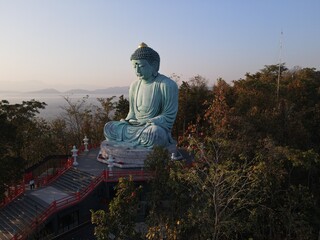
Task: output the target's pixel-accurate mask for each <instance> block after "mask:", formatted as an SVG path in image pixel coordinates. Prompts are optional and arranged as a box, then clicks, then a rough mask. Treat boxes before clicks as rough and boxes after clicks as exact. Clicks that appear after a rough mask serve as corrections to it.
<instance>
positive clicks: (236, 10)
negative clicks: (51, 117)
mask: <svg viewBox="0 0 320 240" xmlns="http://www.w3.org/2000/svg"><path fill="white" fill-rule="evenodd" d="M319 12H320V1H319V0H300V1H298V0H268V1H267V0H264V1H263V0H207V1H205V0H161V1H160V0H158V1H156V0H148V1H147V0H135V1H133V0H113V1H111V0H110V1H108V0H86V1H84V0H20V1H18V0H0V86H1V87H0V90H14V89H16V90H20V91H29V90H39V89H42V88H56V89H58V90H69V89H71V88H86V89H90V90H93V89H97V88H104V87H111V86H128V85H129V84H130V83H131V82H132V81H133V80H135V79H136V77H135V74H134V71H133V69H132V67H131V63H130V61H129V58H130V55H131V54H132V52H133V51H134V50H135V49H136V48H137V46H138V45H139V43H140V42H142V41H143V42H146V43H147V44H148V45H149V46H150V47H152V48H154V49H155V50H156V51H158V52H159V54H160V57H161V66H160V72H161V73H163V74H165V75H168V76H170V75H172V74H173V73H175V74H178V75H180V76H181V80H184V81H187V80H189V79H190V78H191V77H193V76H195V75H197V74H199V75H201V76H203V77H205V78H206V79H207V80H208V81H209V83H210V84H211V85H212V84H213V83H214V82H215V81H216V79H217V78H219V77H221V78H223V79H225V80H227V81H228V82H231V81H232V80H237V79H239V78H242V77H244V74H245V73H246V72H251V73H254V72H256V71H259V70H260V69H261V68H263V67H264V65H269V64H276V63H278V61H279V52H280V51H279V49H280V38H281V30H282V31H283V35H282V46H283V47H282V57H281V58H282V59H283V61H284V62H286V65H287V67H289V68H292V67H294V66H301V67H315V68H317V69H318V70H319V64H320V14H319Z"/></svg>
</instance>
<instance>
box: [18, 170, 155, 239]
mask: <svg viewBox="0 0 320 240" xmlns="http://www.w3.org/2000/svg"><path fill="white" fill-rule="evenodd" d="M129 176H132V178H133V180H134V181H145V180H148V179H150V178H152V173H151V172H149V171H143V170H131V171H121V170H119V171H117V170H113V171H109V170H104V171H103V172H102V173H101V174H100V176H98V177H96V178H95V179H93V181H92V182H91V183H90V184H89V186H88V187H86V188H85V189H83V190H82V191H80V192H77V193H74V194H73V195H72V196H67V197H64V198H61V199H59V200H56V201H53V202H52V203H51V204H50V205H49V206H48V208H47V209H45V210H44V211H43V212H42V213H41V214H39V215H38V216H37V217H36V218H35V219H34V220H33V221H32V223H31V224H30V226H28V227H27V228H25V229H24V230H23V231H21V232H19V233H17V234H16V235H15V236H14V237H13V238H12V239H13V240H18V239H26V238H27V237H28V235H29V234H30V233H32V232H33V231H34V230H35V229H36V228H37V226H38V224H39V223H43V222H44V221H46V220H47V219H48V218H49V217H50V216H51V215H52V214H54V213H56V212H58V211H60V210H62V209H64V208H67V207H69V206H72V205H74V204H76V203H78V202H80V201H82V200H83V199H84V198H86V197H87V196H88V195H89V194H90V193H91V192H92V191H93V190H94V189H95V188H96V187H97V186H98V185H99V184H100V183H101V182H103V181H105V182H117V181H118V180H119V178H123V177H129ZM52 181H53V180H52Z"/></svg>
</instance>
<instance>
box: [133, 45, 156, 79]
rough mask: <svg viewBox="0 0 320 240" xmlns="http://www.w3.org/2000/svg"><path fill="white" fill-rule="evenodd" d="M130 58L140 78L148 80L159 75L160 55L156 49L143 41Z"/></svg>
mask: <svg viewBox="0 0 320 240" xmlns="http://www.w3.org/2000/svg"><path fill="white" fill-rule="evenodd" d="M130 60H131V62H132V64H133V67H134V68H135V71H136V74H137V76H138V77H139V78H140V79H143V80H146V81H148V80H151V79H154V78H155V77H156V76H157V75H158V71H159V66H160V56H159V54H158V53H157V52H156V51H155V50H153V49H152V48H150V47H148V46H147V44H145V43H141V44H140V45H139V47H138V49H137V50H136V51H135V52H134V53H133V54H132V55H131V58H130Z"/></svg>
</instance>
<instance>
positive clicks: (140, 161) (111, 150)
mask: <svg viewBox="0 0 320 240" xmlns="http://www.w3.org/2000/svg"><path fill="white" fill-rule="evenodd" d="M166 148H167V149H168V151H169V153H170V154H171V156H172V159H173V160H177V159H181V158H182V156H181V154H180V153H179V151H178V149H177V147H176V145H175V144H171V145H169V146H168V147H166ZM151 152H152V149H149V148H143V147H135V146H131V145H129V144H127V143H126V144H125V143H121V142H114V141H109V140H104V141H103V142H102V143H101V146H100V152H99V155H98V157H97V160H98V161H99V162H102V163H106V164H108V166H109V167H113V166H115V167H119V168H143V167H144V161H145V160H146V158H147V156H148V154H150V153H151Z"/></svg>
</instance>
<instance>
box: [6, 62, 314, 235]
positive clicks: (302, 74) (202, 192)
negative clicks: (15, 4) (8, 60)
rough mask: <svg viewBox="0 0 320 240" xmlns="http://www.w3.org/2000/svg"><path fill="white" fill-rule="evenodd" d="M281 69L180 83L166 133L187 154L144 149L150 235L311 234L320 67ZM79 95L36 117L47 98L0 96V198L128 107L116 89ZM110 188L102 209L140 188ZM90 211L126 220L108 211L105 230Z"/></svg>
mask: <svg viewBox="0 0 320 240" xmlns="http://www.w3.org/2000/svg"><path fill="white" fill-rule="evenodd" d="M280 69H281V76H279V66H277V65H268V66H265V67H264V68H263V69H262V70H260V71H258V72H256V73H254V74H252V73H247V74H246V75H245V78H244V79H239V80H235V81H234V82H232V83H227V82H225V81H224V80H223V79H218V80H217V82H216V84H215V85H214V86H213V87H212V88H209V87H208V84H207V81H206V79H205V78H203V77H201V76H200V75H198V76H195V77H193V78H192V79H190V80H188V81H182V82H181V83H180V87H179V112H178V115H177V119H176V123H175V125H174V128H173V137H174V138H176V139H177V140H178V145H179V147H180V148H183V149H186V150H187V151H189V153H190V155H191V156H192V157H193V158H194V161H193V163H192V164H191V165H186V163H184V162H174V161H170V157H169V156H168V153H167V152H166V151H164V150H163V149H158V148H156V149H155V151H154V153H153V154H152V155H151V156H149V158H148V163H147V165H148V168H149V169H150V170H152V171H154V172H155V178H154V179H153V180H152V181H151V182H150V186H151V187H150V189H151V190H150V193H149V194H148V196H147V197H148V204H149V205H148V209H149V211H148V216H147V219H146V224H147V232H146V236H147V238H148V239H161V238H163V237H164V236H166V238H167V239H250V238H251V239H270V240H271V239H317V236H318V234H319V226H320V219H319V216H320V211H319V210H320V193H319V189H320V182H319V170H320V168H319V167H320V163H319V160H320V158H319V153H320V127H319V126H320V72H319V71H317V70H316V69H314V68H293V69H287V68H286V67H285V66H281V67H280ZM86 99H87V98H86V97H84V98H83V99H82V100H80V101H78V102H72V101H71V100H70V99H68V98H67V97H66V98H65V100H66V101H67V103H68V105H67V107H65V108H64V113H63V114H62V115H61V116H57V118H56V119H55V120H54V121H51V122H47V121H45V120H43V119H39V118H38V117H37V115H36V113H37V112H38V110H39V109H41V108H44V107H45V103H41V102H37V101H35V100H30V101H26V102H23V103H22V104H10V103H9V102H7V101H5V100H3V101H2V102H0V128H1V131H0V132H1V137H0V153H1V154H0V191H1V196H3V194H4V192H5V188H6V186H8V185H10V184H13V183H14V182H15V181H16V180H17V179H19V178H21V176H22V174H23V170H24V169H25V168H26V167H28V166H31V165H33V164H35V163H37V162H38V161H40V160H41V159H42V158H44V157H45V156H47V155H50V154H69V153H70V150H71V146H72V145H77V146H79V145H80V144H81V142H82V139H83V138H84V136H85V135H87V136H88V138H90V141H91V143H96V144H98V143H100V142H101V141H102V140H103V130H102V129H103V125H104V124H105V123H106V122H107V121H110V120H112V119H117V120H119V119H121V118H123V117H125V115H126V113H127V109H128V100H127V99H125V98H124V97H123V96H122V97H120V98H119V100H118V101H114V97H111V98H106V99H99V102H100V106H93V105H90V104H87V102H86ZM118 189H120V190H119V194H118V196H119V197H116V198H115V200H114V202H113V203H112V204H111V205H110V206H113V207H114V208H115V209H117V211H121V207H130V204H131V203H132V206H136V204H137V201H136V197H138V194H134V195H133V196H132V197H130V198H128V199H127V202H126V203H127V204H125V206H124V205H123V206H121V204H120V203H121V201H120V198H123V197H124V196H125V195H126V194H131V193H132V192H135V191H137V192H138V190H132V189H133V186H132V184H130V182H126V181H124V182H122V184H121V186H119V187H118ZM128 189H129V190H130V191H127V190H128ZM139 191H140V190H139ZM120 196H121V197H120ZM117 204H118V205H117ZM130 209H134V207H133V208H130ZM112 211H113V210H112V209H110V213H112ZM130 213H131V214H136V212H135V211H130ZM93 216H95V217H96V218H98V220H97V219H95V220H96V223H97V226H99V228H97V231H100V233H103V234H108V231H118V232H119V231H120V230H119V229H118V230H117V227H120V225H121V224H122V223H126V224H128V226H130V227H132V226H133V224H129V222H128V221H131V220H132V219H134V218H132V217H130V218H127V219H122V218H123V217H124V216H122V215H119V214H118V215H112V216H113V218H112V219H113V221H116V222H117V223H119V226H117V225H112V228H107V227H106V225H105V222H104V221H99V218H105V217H106V216H108V213H107V215H103V214H101V215H95V213H93ZM128 219H129V220H128ZM126 221H127V222H126ZM108 229H109V230H108ZM110 229H111V230H110ZM126 231H127V232H121V234H122V235H121V236H128V237H129V236H130V237H134V238H135V239H139V238H140V236H138V235H139V234H138V233H136V232H135V231H134V229H133V228H127V229H126ZM103 234H100V235H99V236H101V239H104V238H102V236H103ZM141 238H142V237H141ZM119 239H120V238H119Z"/></svg>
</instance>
